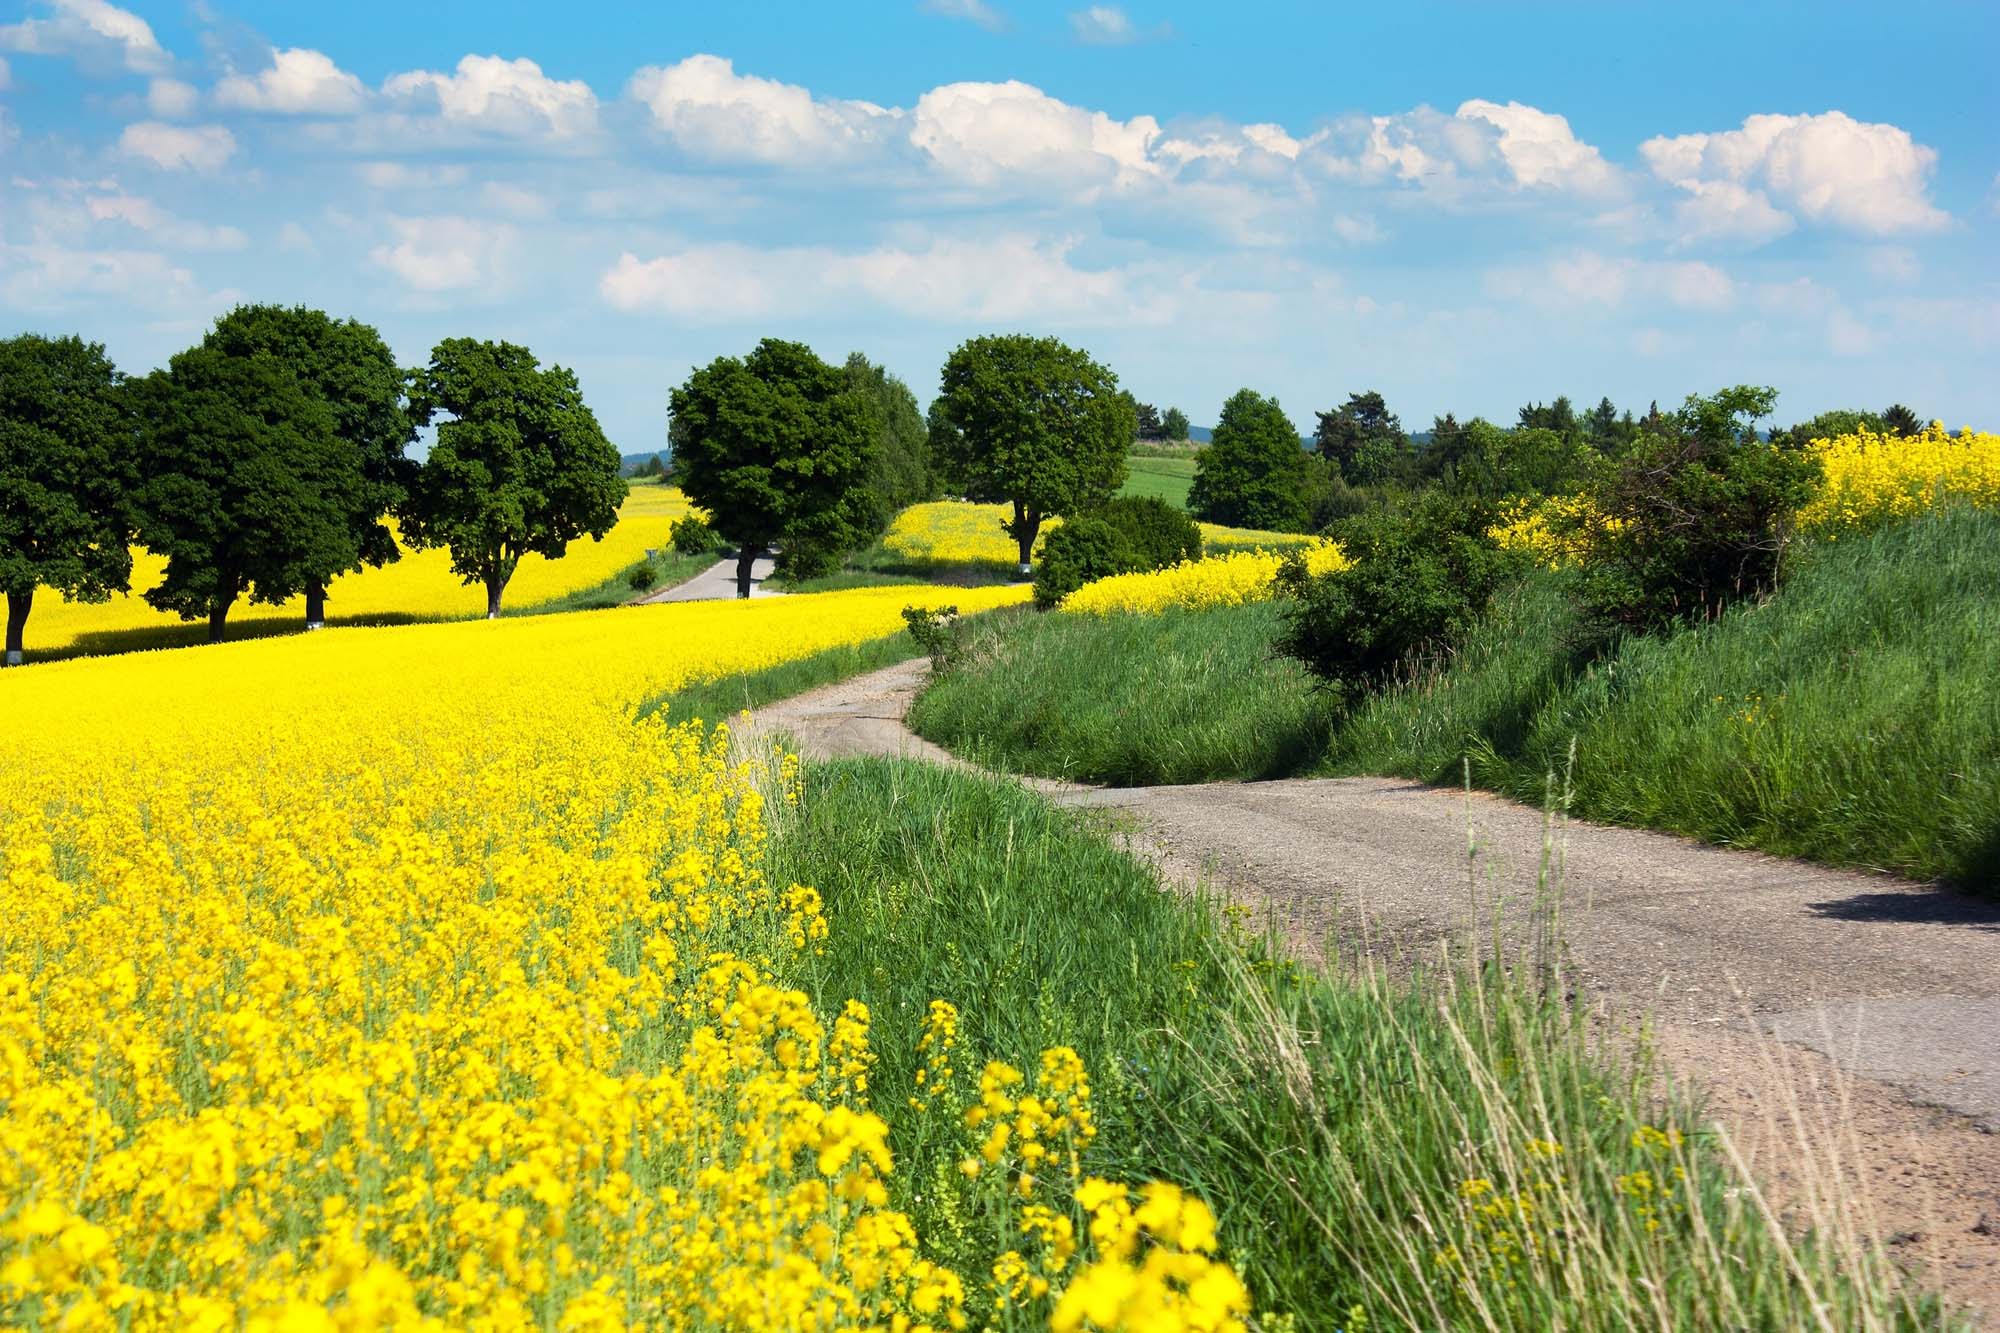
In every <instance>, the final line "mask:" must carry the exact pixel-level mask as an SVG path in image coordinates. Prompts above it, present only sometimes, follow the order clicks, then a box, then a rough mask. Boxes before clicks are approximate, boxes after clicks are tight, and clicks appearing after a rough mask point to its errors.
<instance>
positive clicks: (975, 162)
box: [910, 80, 1162, 187]
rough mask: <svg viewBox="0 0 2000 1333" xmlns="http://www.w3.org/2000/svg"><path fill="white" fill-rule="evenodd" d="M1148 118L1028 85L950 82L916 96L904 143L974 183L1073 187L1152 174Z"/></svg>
mask: <svg viewBox="0 0 2000 1333" xmlns="http://www.w3.org/2000/svg"><path fill="white" fill-rule="evenodd" d="M1159 137H1160V123H1159V122H1158V121H1157V120H1155V119H1153V118H1152V117H1151V116H1134V117H1133V118H1132V119H1130V120H1117V119H1115V118H1113V117H1111V116H1107V115H1105V114H1104V113H1103V112H1102V111H1088V110H1085V109H1084V108H1082V107H1077V106H1071V105H1069V104H1068V103H1067V102H1062V101H1058V100H1057V99H1056V98H1053V97H1050V96H1049V95H1048V94H1047V93H1044V92H1043V91H1042V90H1041V89H1039V88H1036V87H1034V86H1032V85H1030V84H1026V83H1020V82H1016V81H1013V80H1009V81H1008V82H1006V83H948V84H944V85H943V86H941V87H937V88H933V89H931V90H930V91H929V92H927V93H925V94H924V95H923V96H922V97H921V98H919V99H918V101H917V106H916V110H915V112H914V113H913V120H912V124H911V129H910V142H911V143H913V144H915V145H916V147H917V148H918V149H919V150H920V151H922V152H923V153H924V154H926V155H927V156H928V157H929V158H930V160H931V161H932V162H933V163H935V164H936V165H937V166H939V167H940V168H942V169H943V170H944V171H946V172H947V173H949V174H951V175H953V176H955V177H957V178H959V179H960V180H963V181H966V182H969V183H971V184H974V185H996V184H1001V183H1003V182H1006V181H1008V180H1009V179H1018V180H1024V181H1025V180H1035V181H1043V182H1048V183H1053V184H1060V185H1066V186H1074V187H1090V186H1097V185H1113V186H1122V185H1130V184H1133V183H1135V182H1138V181H1142V180H1146V179H1151V178H1157V177H1158V176H1160V175H1161V174H1162V170H1161V166H1160V164H1159V163H1158V162H1157V161H1155V160H1154V159H1153V157H1152V156H1151V155H1150V153H1149V151H1148V150H1149V149H1150V148H1151V146H1152V145H1153V143H1154V141H1155V140H1157V139H1158V138H1159Z"/></svg>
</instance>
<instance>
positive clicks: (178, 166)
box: [118, 120, 236, 173]
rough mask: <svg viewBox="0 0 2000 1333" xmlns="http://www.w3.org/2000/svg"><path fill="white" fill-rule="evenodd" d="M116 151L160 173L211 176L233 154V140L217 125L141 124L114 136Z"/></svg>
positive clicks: (234, 148)
mask: <svg viewBox="0 0 2000 1333" xmlns="http://www.w3.org/2000/svg"><path fill="white" fill-rule="evenodd" d="M118 151H119V152H121V153H124V154H125V155H126V156H127V157H137V158H142V159H144V160H145V161H147V162H151V163H152V164H153V165H154V166H156V167H158V168H159V169H160V170H162V171H199V172H204V173H206V172H212V171H219V170H221V169H222V164H223V163H225V162H227V161H228V160H229V159H230V157H231V155H233V154H234V153H235V152H236V136H235V135H233V134H231V133H230V132H229V131H228V130H226V129H224V128H223V127H222V126H220V125H188V126H181V125H164V124H161V123H160V122H159V121H157V120H142V121H140V122H139V123H138V124H136V125H127V126H126V127H125V132H124V133H123V134H120V135H119V136H118Z"/></svg>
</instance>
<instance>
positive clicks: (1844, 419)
mask: <svg viewBox="0 0 2000 1333" xmlns="http://www.w3.org/2000/svg"><path fill="white" fill-rule="evenodd" d="M1887 429H1888V428H1887V426H1886V425H1885V424H1884V423H1883V420H1882V418H1881V417H1878V416H1876V415H1875V414H1874V413H1873V412H1863V411H1859V410H1857V409H1855V408H1843V407H1837V408H1834V409H1833V410H1832V411H1828V412H1822V413H1820V414H1819V415H1818V416H1816V417H1813V418H1812V419H1811V420H1809V421H1801V422H1800V423H1799V424H1798V425H1796V426H1793V427H1792V428H1791V429H1790V430H1783V429H1777V430H1773V431H1772V432H1771V443H1773V444H1776V445H1782V446H1785V447H1788V448H1793V449H1803V448H1804V447H1805V446H1806V445H1808V444H1811V443H1812V442H1813V441H1814V440H1832V439H1837V438H1839V437H1840V436H1842V435H1853V434H1855V433H1856V432H1858V431H1864V430H1865V431H1870V432H1873V433H1874V434H1877V435H1880V434H1882V433H1883V432H1884V431H1885V430H1887Z"/></svg>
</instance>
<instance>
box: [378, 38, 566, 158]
mask: <svg viewBox="0 0 2000 1333" xmlns="http://www.w3.org/2000/svg"><path fill="white" fill-rule="evenodd" d="M382 91H383V92H384V93H386V94H387V95H388V96H390V97H393V98H397V99H401V100H406V101H409V102H412V103H417V104H421V105H432V104H434V105H435V106H436V107H437V110H438V113H439V114H440V115H441V116H442V117H443V118H444V119H445V120H446V121H447V122H450V123H453V124H458V125H463V126H466V127H467V128H470V129H477V130H484V131H489V132H492V133H495V134H506V135H514V136H518V137H544V136H545V137H548V138H553V139H573V138H577V137H579V136H582V135H587V134H589V133H591V132H592V131H593V130H595V129H596V128H597V97H596V95H595V94H594V93H592V92H591V91H590V85H589V84H587V83H584V82H583V81H582V80H580V79H577V80H559V79H551V78H549V77H548V76H547V75H546V74H544V73H542V67H541V66H540V65H537V64H536V63H535V62H534V61H532V60H526V59H522V60H503V59H501V58H500V57H499V56H466V57H465V58H464V59H463V60H460V61H459V62H458V69H457V72H456V73H452V74H439V73H436V72H434V71H431V70H412V71H410V72H409V73H407V74H398V75H395V76H394V77H392V78H391V79H389V81H388V82H386V83H384V84H383V85H382Z"/></svg>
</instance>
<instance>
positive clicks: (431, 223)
mask: <svg viewBox="0 0 2000 1333" xmlns="http://www.w3.org/2000/svg"><path fill="white" fill-rule="evenodd" d="M389 230H390V234H391V239H392V241H393V243H392V244H383V245H378V246H376V247H375V248H374V249H373V250H371V251H369V255H368V257H369V258H370V259H372V260H373V261H374V262H375V263H377V264H379V265H381V266H382V267H383V268H386V269H388V270H389V271H390V272H391V273H394V274H395V275H396V276H397V277H398V278H401V279H402V280H403V282H404V284H405V285H406V286H408V287H410V288H411V289H412V290H414V291H418V292H448V291H463V290H465V289H466V288H471V287H486V286H493V285H496V284H498V283H500V282H502V281H504V279H505V276H506V270H507V268H508V264H509V261H510V260H511V259H512V257H513V254H514V251H515V248H516V244H517V242H518V240H519V237H518V234H517V233H516V232H515V230H514V228H513V227H512V226H510V225H508V224H507V223H504V222H499V223H496V222H486V221H482V220H480V219H477V218H465V217H418V218H401V217H398V218H390V219H389Z"/></svg>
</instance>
